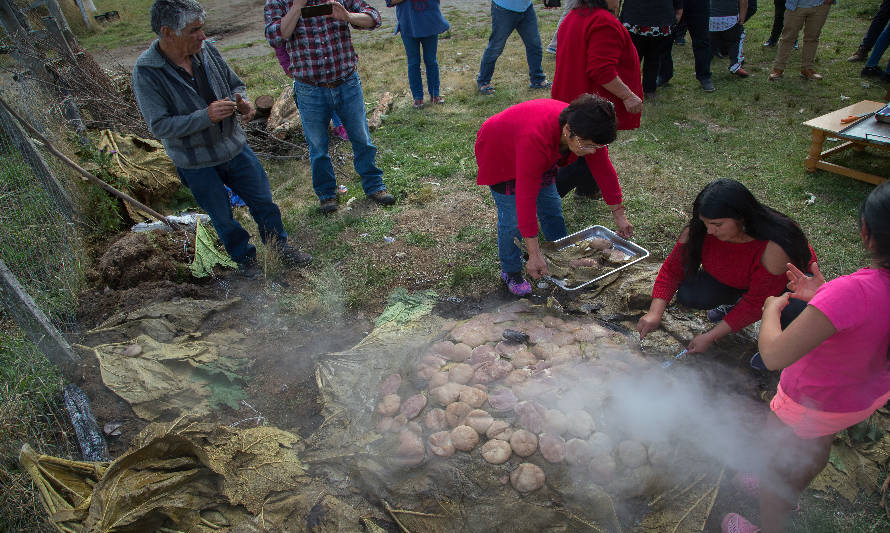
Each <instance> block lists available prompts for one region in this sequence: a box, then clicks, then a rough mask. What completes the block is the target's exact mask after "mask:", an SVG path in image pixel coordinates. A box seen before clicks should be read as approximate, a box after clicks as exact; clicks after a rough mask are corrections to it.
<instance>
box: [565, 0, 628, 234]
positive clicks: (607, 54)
mask: <svg viewBox="0 0 890 533" xmlns="http://www.w3.org/2000/svg"><path fill="white" fill-rule="evenodd" d="M617 9H618V0H579V1H578V6H577V7H575V8H574V9H572V10H571V11H569V14H568V15H566V18H565V20H563V22H562V24H560V26H559V36H558V41H559V43H560V46H559V47H558V48H557V50H556V67H555V71H554V74H553V88H552V90H551V93H550V95H551V97H552V98H553V99H555V100H561V101H563V102H571V101H572V100H574V99H575V98H577V97H578V95H581V94H584V93H591V94H597V95H599V96H602V97H603V98H605V99H606V100H609V101H610V102H612V103H613V104H614V105H615V116H616V117H617V119H618V129H619V130H632V129H636V128H639V127H640V114H641V113H642V111H643V100H642V96H643V84H642V78H641V76H640V58H639V56H638V55H637V49H636V47H635V46H634V44H633V41H632V40H631V37H630V34H629V33H628V32H627V29H625V27H624V26H623V25H622V24H621V22H619V21H618V19H617V18H615V15H614V14H613V12H617ZM601 152H604V153H603V154H598V156H599V157H598V158H597V161H599V162H600V163H599V164H596V163H597V161H594V160H593V158H592V157H586V158H585V159H586V164H585V162H584V161H578V162H577V163H575V164H573V165H571V166H569V167H566V168H565V169H563V170H561V171H560V173H559V176H558V177H557V188H558V190H559V194H560V196H565V195H566V194H568V193H569V191H571V190H572V189H576V191H575V194H576V195H579V196H581V197H588V198H593V197H596V196H598V195H599V194H600V192H602V195H603V199H604V200H605V201H606V204H607V205H609V209H610V210H612V217H613V218H614V221H615V225H616V226H617V229H618V234H619V235H621V236H622V237H625V238H629V237H630V236H631V235H632V234H633V226H632V225H631V223H630V222H629V221H628V220H627V213H626V210H625V208H624V205H623V204H622V197H621V187H620V186H619V185H618V174H617V173H616V172H615V167H614V166H613V165H612V162H611V161H610V160H609V152H608V149H606V148H604V149H603V150H601ZM603 156H604V157H603ZM606 188H609V189H617V194H615V195H608V194H606Z"/></svg>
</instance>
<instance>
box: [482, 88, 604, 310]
mask: <svg viewBox="0 0 890 533" xmlns="http://www.w3.org/2000/svg"><path fill="white" fill-rule="evenodd" d="M615 127H616V121H615V109H614V106H613V105H612V103H611V102H609V101H607V100H605V99H603V98H602V97H599V96H595V95H590V94H583V95H581V96H579V97H578V98H576V99H575V100H574V101H573V102H572V103H571V104H566V103H565V102H560V101H558V100H551V99H548V98H542V99H539V100H529V101H527V102H522V103H519V104H516V105H514V106H511V107H508V108H507V109H505V110H503V111H501V112H500V113H498V114H496V115H494V116H492V117H490V118H488V120H486V121H485V122H484V123H483V124H482V127H481V128H479V132H478V133H477V134H476V146H475V152H476V164H477V166H478V167H479V172H478V175H477V178H476V184H477V185H487V186H489V187H490V188H491V195H492V197H493V198H494V203H495V205H496V206H497V211H498V257H499V258H500V263H501V279H502V280H503V281H504V283H506V284H507V288H508V289H509V290H510V292H512V293H513V294H515V295H517V296H525V295H527V294H529V293H531V291H532V287H531V284H529V282H528V281H527V280H525V278H523V276H522V254H521V252H520V250H519V248H518V247H517V246H516V244H515V243H514V242H513V241H514V239H516V238H520V237H521V238H523V239H524V240H525V243H526V245H527V247H528V256H529V257H528V263H527V265H526V269H527V270H528V273H529V275H531V276H532V277H533V278H539V277H541V276H543V275H545V274H547V265H546V264H545V263H544V256H543V255H541V250H540V248H539V247H538V221H539V220H540V222H541V230H542V231H543V233H544V237H545V238H546V239H547V240H550V241H553V240H556V239H559V238H561V237H565V236H566V234H567V233H568V231H567V230H566V222H565V219H564V218H563V216H562V200H561V199H560V197H559V194H558V193H557V192H556V184H555V178H556V171H557V168H558V167H559V166H564V165H567V164H569V163H572V162H573V161H575V160H576V159H577V158H578V157H591V158H593V159H594V160H595V161H597V162H598V164H602V161H601V160H602V159H605V161H606V163H608V155H607V153H606V151H605V146H606V145H607V144H609V143H610V142H612V141H614V140H615V135H616V131H615ZM615 185H616V186H617V182H616V183H615ZM604 192H605V194H610V195H614V194H616V191H615V190H610V189H604ZM619 194H620V193H619ZM536 214H537V216H535V215H536Z"/></svg>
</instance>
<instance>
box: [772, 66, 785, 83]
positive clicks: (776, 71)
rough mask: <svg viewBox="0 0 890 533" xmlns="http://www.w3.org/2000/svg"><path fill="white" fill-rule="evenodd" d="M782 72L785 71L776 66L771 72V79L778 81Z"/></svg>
mask: <svg viewBox="0 0 890 533" xmlns="http://www.w3.org/2000/svg"><path fill="white" fill-rule="evenodd" d="M782 72H784V71H783V70H781V69H777V68H774V69H773V71H772V72H770V73H769V81H776V80H778V79H779V78H781V77H782Z"/></svg>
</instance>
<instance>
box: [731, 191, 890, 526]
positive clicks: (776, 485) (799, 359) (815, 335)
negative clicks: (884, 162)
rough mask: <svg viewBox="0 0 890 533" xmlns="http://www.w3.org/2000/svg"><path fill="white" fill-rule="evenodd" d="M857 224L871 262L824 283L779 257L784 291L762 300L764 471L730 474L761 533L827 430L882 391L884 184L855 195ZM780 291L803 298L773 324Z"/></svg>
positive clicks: (878, 401)
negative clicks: (773, 378) (745, 493)
mask: <svg viewBox="0 0 890 533" xmlns="http://www.w3.org/2000/svg"><path fill="white" fill-rule="evenodd" d="M859 226H860V236H861V238H862V243H863V244H864V245H865V247H866V249H868V250H869V252H871V256H872V261H871V265H869V266H868V267H866V268H862V269H860V270H858V271H856V272H854V273H852V274H849V275H847V276H841V277H839V278H837V279H834V280H832V281H829V282H828V283H826V282H825V278H823V277H822V274H821V273H820V272H819V267H818V266H817V265H815V264H814V265H813V266H812V268H811V269H812V271H813V274H814V276H813V277H808V276H805V275H804V274H803V272H801V271H800V270H799V269H797V268H795V267H794V266H792V265H788V268H789V271H788V279H789V280H790V281H789V283H788V287H789V288H790V289H791V291H792V292H791V293H786V294H784V295H782V296H778V297H770V298H768V299H767V301H766V303H765V304H764V306H763V322H762V323H761V327H760V338H759V340H758V346H759V347H760V353H761V355H762V356H763V362H764V364H766V366H767V368H769V369H771V370H779V369H782V376H781V378H780V380H779V386H778V390H777V391H776V396H775V397H774V398H773V400H772V402H771V403H770V409H771V410H772V413H770V415H769V419H768V421H767V433H766V438H765V439H764V442H765V446H767V449H766V455H767V457H768V458H769V459H768V464H767V465H766V468H765V469H764V470H765V471H764V472H763V473H762V474H761V476H760V478H759V479H758V478H757V477H756V476H754V475H750V474H748V475H745V474H740V476H739V477H738V478H737V479H740V480H742V486H743V487H747V488H748V490H750V491H752V492H753V491H757V492H759V498H760V518H761V521H762V522H763V525H762V528H763V529H762V531H763V532H764V533H774V532H779V531H784V530H785V526H786V522H787V520H788V516H789V515H790V513H791V511H792V509H794V507H795V506H796V505H797V498H798V496H799V495H800V493H801V492H802V491H803V490H804V489H805V488H806V487H807V485H809V484H810V481H812V480H813V478H815V477H816V475H817V474H818V473H819V472H821V471H822V469H823V468H825V465H826V464H827V462H828V455H829V452H830V451H831V442H832V441H833V440H834V434H835V433H837V432H838V431H841V430H843V429H846V428H848V427H850V426H852V425H855V424H857V423H859V422H861V421H863V420H865V419H866V418H868V417H869V416H871V414H872V413H874V412H875V411H876V410H877V409H879V408H880V407H883V406H884V405H885V404H886V403H887V400H888V399H890V350H888V348H890V183H883V184H881V185H879V186H878V187H876V188H875V190H873V191H872V192H871V194H869V195H868V198H866V199H865V201H864V202H863V203H862V206H861V207H860V209H859ZM789 297H791V298H798V299H801V300H804V301H807V302H808V305H807V307H806V309H804V311H803V312H802V313H801V314H800V316H798V317H797V318H796V319H794V321H793V322H791V324H790V325H789V326H788V327H787V328H786V329H784V330H782V329H781V327H780V325H779V314H780V313H781V311H782V309H783V308H784V307H785V306H786V305H787V304H788V299H789ZM756 530H757V527H756V526H754V525H753V524H751V523H750V522H748V521H747V520H745V519H744V518H743V517H741V516H740V515H738V514H735V513H730V514H728V515H726V517H725V518H724V519H723V531H733V532H740V533H747V532H753V531H756Z"/></svg>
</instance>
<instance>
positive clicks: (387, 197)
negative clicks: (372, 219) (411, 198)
mask: <svg viewBox="0 0 890 533" xmlns="http://www.w3.org/2000/svg"><path fill="white" fill-rule="evenodd" d="M368 198H370V199H371V200H374V201H375V202H377V203H378V204H380V205H392V204H394V203H396V199H395V198H393V196H392V195H391V194H389V192H387V190H386V189H383V190H380V191H377V192H375V193H374V194H369V195H368Z"/></svg>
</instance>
